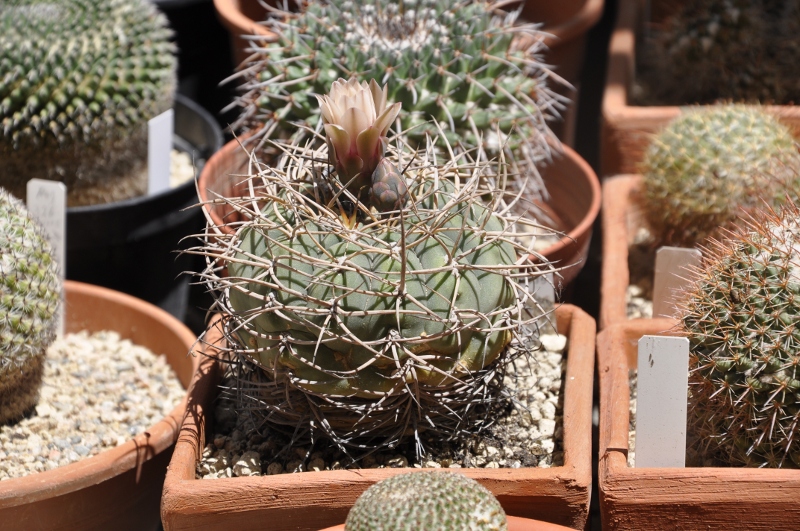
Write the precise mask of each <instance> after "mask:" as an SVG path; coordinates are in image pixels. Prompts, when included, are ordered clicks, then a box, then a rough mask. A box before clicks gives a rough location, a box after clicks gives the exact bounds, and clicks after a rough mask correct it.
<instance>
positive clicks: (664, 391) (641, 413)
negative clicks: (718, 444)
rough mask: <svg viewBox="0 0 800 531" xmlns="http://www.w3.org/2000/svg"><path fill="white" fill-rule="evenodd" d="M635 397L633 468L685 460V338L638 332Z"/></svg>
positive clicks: (680, 465)
mask: <svg viewBox="0 0 800 531" xmlns="http://www.w3.org/2000/svg"><path fill="white" fill-rule="evenodd" d="M637 367H638V369H637V372H638V377H637V378H638V382H637V386H636V388H637V399H636V462H635V466H636V468H646V467H667V468H683V467H684V466H685V464H686V398H687V397H686V395H687V390H688V386H689V340H688V339H686V338H685V337H666V336H642V338H641V339H640V340H639V357H638V366H637Z"/></svg>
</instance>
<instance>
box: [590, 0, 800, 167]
mask: <svg viewBox="0 0 800 531" xmlns="http://www.w3.org/2000/svg"><path fill="white" fill-rule="evenodd" d="M670 3H671V2H668V1H667V0H653V1H652V2H642V1H641V0H619V2H618V5H617V10H618V11H617V22H616V26H615V29H614V32H613V34H612V35H611V41H610V43H609V48H608V70H607V73H606V88H605V92H604V94H603V104H602V115H603V119H602V127H601V133H600V144H601V154H600V156H601V173H602V175H613V174H616V173H637V172H638V171H639V168H638V165H639V163H640V162H641V160H642V155H643V153H644V150H645V148H646V146H647V144H648V142H649V139H650V136H651V135H652V133H654V132H656V131H658V130H659V129H660V128H662V127H663V126H664V125H665V124H666V123H667V122H669V121H670V120H672V119H674V118H675V117H676V116H678V115H679V114H680V113H681V108H680V107H676V106H652V107H639V106H636V105H633V104H632V103H631V97H630V92H631V87H632V85H633V82H634V80H635V78H636V59H635V58H636V40H637V35H639V34H640V32H641V29H642V28H643V27H644V24H645V22H646V21H645V20H644V16H643V15H642V12H641V11H640V9H641V8H642V7H643V6H644V5H645V4H648V5H650V6H651V13H652V14H653V17H654V18H656V17H658V16H663V15H664V14H665V13H666V12H667V9H666V8H667V6H668V5H670ZM765 108H766V109H767V110H769V111H770V112H773V113H775V115H776V116H778V118H780V119H781V121H783V122H784V123H785V124H786V125H787V126H788V127H789V128H791V129H792V131H793V132H794V134H795V136H797V135H798V134H800V108H798V107H797V106H794V105H774V106H765Z"/></svg>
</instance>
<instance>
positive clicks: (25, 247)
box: [0, 189, 61, 424]
mask: <svg viewBox="0 0 800 531" xmlns="http://www.w3.org/2000/svg"><path fill="white" fill-rule="evenodd" d="M60 300H61V283H60V280H59V278H58V274H57V266H56V263H55V261H54V260H53V257H52V255H51V249H50V244H49V243H48V241H47V239H46V238H45V236H44V233H43V231H42V229H41V227H39V226H38V225H37V224H36V223H35V222H34V221H33V220H32V219H31V218H30V216H29V214H28V212H27V210H26V209H25V206H24V205H23V204H22V202H20V201H19V200H17V199H16V198H14V197H13V196H11V195H10V194H9V193H8V192H6V191H5V190H2V189H0V424H3V423H6V422H12V421H15V420H17V419H19V418H20V417H22V416H23V415H25V414H26V413H27V412H28V411H29V410H31V409H32V408H33V407H34V406H35V405H36V402H37V400H38V396H39V385H40V384H41V380H42V375H43V374H44V359H45V352H46V350H47V347H48V346H49V345H50V343H51V342H52V341H53V339H55V334H56V323H57V317H56V312H57V311H58V307H59V303H60Z"/></svg>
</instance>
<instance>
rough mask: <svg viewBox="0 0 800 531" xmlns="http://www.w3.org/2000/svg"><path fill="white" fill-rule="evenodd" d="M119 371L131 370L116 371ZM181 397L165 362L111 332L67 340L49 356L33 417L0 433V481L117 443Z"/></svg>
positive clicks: (157, 418) (52, 348)
mask: <svg viewBox="0 0 800 531" xmlns="http://www.w3.org/2000/svg"><path fill="white" fill-rule="evenodd" d="M120 365H124V366H130V367H131V368H130V369H126V370H124V371H122V372H120V371H119V370H118V368H119V366H120ZM184 394H185V390H184V389H183V387H182V386H181V383H180V381H179V380H178V378H177V376H176V375H175V373H174V372H173V370H172V368H171V367H170V366H169V364H168V363H167V362H166V358H165V357H164V356H156V355H155V354H153V353H152V352H150V351H149V350H147V349H146V348H144V347H141V346H137V345H134V344H133V343H131V342H130V341H129V340H123V339H121V338H120V336H119V334H117V333H116V332H97V333H95V334H89V333H86V332H81V333H78V334H67V335H66V336H64V337H63V338H61V339H58V340H56V341H55V342H54V343H53V344H52V345H51V346H50V348H49V349H48V351H47V358H46V361H45V373H44V378H43V382H42V387H41V389H40V398H39V404H38V405H37V406H36V408H35V411H34V412H33V413H32V414H31V415H30V416H29V417H26V418H23V419H22V420H20V421H19V422H17V423H14V424H7V425H3V426H0V447H2V456H0V481H3V480H8V479H12V478H18V477H23V476H26V475H28V474H31V473H34V472H40V471H45V470H52V469H54V468H57V467H59V466H64V465H67V464H70V463H73V462H75V461H79V460H80V459H83V458H86V457H91V456H93V455H97V454H98V453H100V452H101V451H103V450H105V449H108V448H114V447H115V446H118V445H120V444H123V443H124V442H126V441H127V440H129V439H130V437H131V435H137V434H139V433H141V432H143V431H144V430H146V429H147V427H148V426H152V425H154V424H156V423H157V422H158V421H160V420H161V419H162V418H164V417H165V416H166V415H167V414H168V413H169V412H170V411H171V410H172V408H173V407H175V405H176V404H178V403H179V402H180V400H181V399H182V398H183V396H184ZM123 397H125V398H123ZM98 417H99V418H100V419H102V421H98V420H97V419H98Z"/></svg>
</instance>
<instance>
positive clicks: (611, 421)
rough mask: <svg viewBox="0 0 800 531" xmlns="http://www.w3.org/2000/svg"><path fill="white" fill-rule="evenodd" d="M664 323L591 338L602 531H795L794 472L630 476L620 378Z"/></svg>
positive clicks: (797, 486)
mask: <svg viewBox="0 0 800 531" xmlns="http://www.w3.org/2000/svg"><path fill="white" fill-rule="evenodd" d="M675 324H677V323H676V321H673V320H671V319H634V320H631V321H628V322H624V323H617V324H615V325H612V326H610V327H609V328H607V329H605V330H603V331H602V332H600V334H599V335H598V337H597V369H598V373H599V375H600V460H599V470H598V474H599V487H600V513H601V519H602V526H603V529H604V530H628V529H630V530H633V529H637V530H641V529H658V530H668V529H748V530H768V529H769V530H786V531H788V530H796V529H797V528H798V522H799V521H800V503H798V500H799V499H800V471H798V470H785V469H783V470H776V469H769V470H768V469H756V468H712V467H707V468H630V467H628V464H627V457H628V421H629V400H630V388H629V385H628V371H629V369H632V368H635V367H636V357H637V342H638V340H639V338H640V337H642V336H643V335H667V334H666V332H665V331H667V330H669V329H670V328H672V327H673V326H674V325H675Z"/></svg>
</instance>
